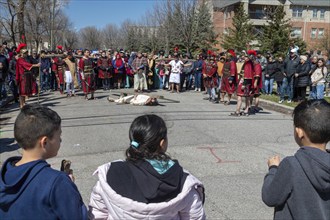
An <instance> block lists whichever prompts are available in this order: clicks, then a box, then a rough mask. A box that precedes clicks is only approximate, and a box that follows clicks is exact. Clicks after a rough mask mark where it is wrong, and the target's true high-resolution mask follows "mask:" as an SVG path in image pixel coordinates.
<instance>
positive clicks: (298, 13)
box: [292, 7, 303, 18]
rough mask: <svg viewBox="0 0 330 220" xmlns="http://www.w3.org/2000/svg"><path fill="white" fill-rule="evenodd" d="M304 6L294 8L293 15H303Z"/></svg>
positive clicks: (298, 16) (296, 16)
mask: <svg viewBox="0 0 330 220" xmlns="http://www.w3.org/2000/svg"><path fill="white" fill-rule="evenodd" d="M302 11H303V9H302V8H297V7H296V8H292V17H295V18H301V17H302Z"/></svg>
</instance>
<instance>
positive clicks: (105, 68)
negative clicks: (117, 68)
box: [97, 51, 112, 90]
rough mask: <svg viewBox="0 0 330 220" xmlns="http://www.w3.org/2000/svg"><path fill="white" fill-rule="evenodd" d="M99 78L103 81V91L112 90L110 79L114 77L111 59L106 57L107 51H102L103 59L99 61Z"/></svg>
mask: <svg viewBox="0 0 330 220" xmlns="http://www.w3.org/2000/svg"><path fill="white" fill-rule="evenodd" d="M97 67H98V77H99V79H101V80H102V86H103V90H109V89H110V78H111V77H112V74H111V72H112V63H111V59H109V58H108V57H107V56H106V53H105V51H102V53H101V57H100V58H99V59H98V60H97Z"/></svg>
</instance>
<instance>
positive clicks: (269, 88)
mask: <svg viewBox="0 0 330 220" xmlns="http://www.w3.org/2000/svg"><path fill="white" fill-rule="evenodd" d="M273 84H274V79H273V78H267V79H265V93H266V94H272V92H273Z"/></svg>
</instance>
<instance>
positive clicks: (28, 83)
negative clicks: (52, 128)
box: [16, 44, 40, 108]
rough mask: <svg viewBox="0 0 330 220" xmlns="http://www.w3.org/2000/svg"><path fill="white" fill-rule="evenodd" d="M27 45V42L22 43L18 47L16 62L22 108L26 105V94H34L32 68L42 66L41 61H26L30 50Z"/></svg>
mask: <svg viewBox="0 0 330 220" xmlns="http://www.w3.org/2000/svg"><path fill="white" fill-rule="evenodd" d="M25 47H26V44H20V45H19V46H18V48H17V52H18V53H19V55H18V59H17V62H16V83H17V87H18V88H19V104H20V108H23V106H24V105H25V99H26V96H31V95H32V86H33V76H32V72H31V69H32V68H33V67H40V63H38V64H31V63H29V62H27V61H26V57H27V55H28V51H27V49H25Z"/></svg>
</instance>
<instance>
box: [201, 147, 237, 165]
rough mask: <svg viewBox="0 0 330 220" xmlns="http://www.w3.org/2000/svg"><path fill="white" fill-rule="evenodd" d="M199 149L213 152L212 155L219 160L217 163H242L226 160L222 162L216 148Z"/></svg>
mask: <svg viewBox="0 0 330 220" xmlns="http://www.w3.org/2000/svg"><path fill="white" fill-rule="evenodd" d="M197 149H202V150H203V149H204V150H209V151H210V152H211V154H212V155H213V156H214V157H215V158H216V159H217V162H216V163H240V162H241V161H234V160H233V161H231V160H226V161H223V160H221V158H220V157H218V155H217V154H216V153H215V148H214V147H197Z"/></svg>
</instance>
